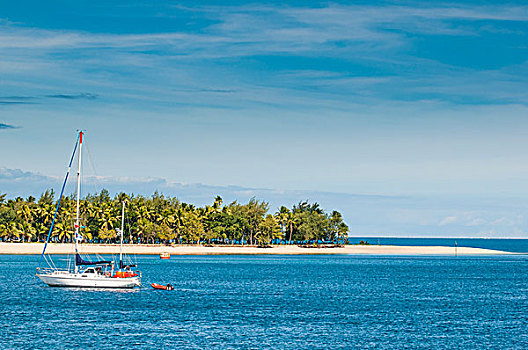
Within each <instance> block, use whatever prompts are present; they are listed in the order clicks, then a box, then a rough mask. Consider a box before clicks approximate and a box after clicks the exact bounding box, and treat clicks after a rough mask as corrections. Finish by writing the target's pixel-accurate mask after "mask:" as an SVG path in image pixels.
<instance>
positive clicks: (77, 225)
mask: <svg viewBox="0 0 528 350" xmlns="http://www.w3.org/2000/svg"><path fill="white" fill-rule="evenodd" d="M82 139H83V132H82V130H81V131H80V132H79V167H78V169H77V209H76V214H75V260H74V261H75V273H77V254H78V253H79V247H78V240H79V228H80V220H79V201H80V195H81V154H82V152H81V151H82Z"/></svg>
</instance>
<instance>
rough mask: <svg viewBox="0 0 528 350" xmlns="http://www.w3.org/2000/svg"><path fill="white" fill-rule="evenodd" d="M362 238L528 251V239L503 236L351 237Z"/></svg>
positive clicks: (375, 241)
mask: <svg viewBox="0 0 528 350" xmlns="http://www.w3.org/2000/svg"><path fill="white" fill-rule="evenodd" d="M361 240H363V241H366V242H368V243H371V244H381V245H403V246H446V247H454V246H455V242H456V244H458V246H459V247H474V248H485V249H495V250H502V251H506V252H515V253H528V239H503V238H392V237H363V238H361V237H351V238H350V243H359V242H360V241H361Z"/></svg>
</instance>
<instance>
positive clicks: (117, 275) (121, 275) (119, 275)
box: [112, 271, 138, 278]
mask: <svg viewBox="0 0 528 350" xmlns="http://www.w3.org/2000/svg"><path fill="white" fill-rule="evenodd" d="M137 275H138V274H137V273H135V272H133V271H116V273H115V274H114V275H113V276H112V277H113V278H127V277H136V276H137Z"/></svg>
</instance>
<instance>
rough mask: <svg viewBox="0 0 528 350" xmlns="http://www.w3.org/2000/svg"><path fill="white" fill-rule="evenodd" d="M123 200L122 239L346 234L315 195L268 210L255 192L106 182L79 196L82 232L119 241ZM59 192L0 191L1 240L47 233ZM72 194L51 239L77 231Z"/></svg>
mask: <svg viewBox="0 0 528 350" xmlns="http://www.w3.org/2000/svg"><path fill="white" fill-rule="evenodd" d="M124 201H125V202H126V206H127V209H126V213H125V241H126V242H127V243H178V244H200V243H207V244H249V245H253V244H259V245H266V244H270V243H283V244H286V243H287V244H298V243H301V242H302V243H307V242H334V243H337V242H342V243H343V242H346V237H347V235H348V232H349V229H348V226H347V225H346V224H345V223H344V222H343V218H342V216H341V214H340V213H339V212H338V211H332V212H331V213H330V214H328V213H326V212H325V211H324V210H323V209H322V208H320V206H319V205H318V204H317V203H312V204H310V203H308V202H306V201H305V202H300V203H299V204H297V205H294V206H293V208H291V209H289V208H287V207H285V206H282V207H280V208H279V210H278V211H277V212H276V213H273V214H271V213H268V210H269V204H268V203H266V202H263V201H259V200H256V199H255V198H252V199H251V200H249V202H248V203H246V204H241V203H238V202H236V201H235V202H232V203H229V204H227V205H226V204H224V203H223V201H222V198H221V197H220V196H217V197H216V198H215V200H214V202H213V203H212V205H206V206H204V207H197V206H195V205H193V204H188V203H184V202H180V201H179V200H178V199H176V198H175V197H165V196H164V195H162V194H159V193H157V192H156V193H154V195H152V196H151V197H144V196H134V195H131V196H130V195H127V194H125V193H120V194H117V195H116V196H114V197H113V198H112V197H110V194H109V192H108V191H106V190H102V191H101V192H100V193H98V194H94V195H88V196H86V197H85V198H83V199H81V201H80V217H81V234H82V236H83V240H84V241H85V242H94V243H116V242H117V241H118V239H119V237H118V231H117V229H118V228H119V227H120V224H121V205H122V203H123V202H124ZM56 205H57V199H56V198H55V195H54V192H53V190H48V191H46V192H45V193H43V194H42V195H41V196H40V198H39V199H38V200H36V198H34V197H32V196H30V197H28V198H27V199H23V198H21V197H17V198H15V199H9V200H7V199H6V194H1V193H0V241H21V242H34V241H40V242H42V241H45V240H46V237H47V236H48V233H49V229H50V226H51V223H52V220H53V216H54V212H55V208H56ZM75 210H76V202H75V197H74V196H64V197H63V198H62V200H61V204H60V208H59V211H58V212H57V217H56V221H55V225H54V228H53V231H52V232H51V236H50V240H51V241H52V242H71V240H72V237H73V236H74V220H75Z"/></svg>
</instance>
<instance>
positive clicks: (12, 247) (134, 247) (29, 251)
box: [0, 243, 519, 256]
mask: <svg viewBox="0 0 528 350" xmlns="http://www.w3.org/2000/svg"><path fill="white" fill-rule="evenodd" d="M43 247H44V243H0V255H39V254H41V253H42V249H43ZM456 250H457V255H459V256H467V255H515V254H519V253H512V252H505V251H501V250H493V249H484V248H470V247H457V248H456ZM80 251H81V253H82V254H118V253H119V244H84V245H81V248H80ZM123 252H125V253H126V254H133V255H159V254H160V253H169V254H171V255H320V254H327V255H339V254H349V255H409V256H412V255H418V256H420V255H447V256H448V255H451V256H453V255H455V247H447V246H395V245H346V246H343V247H339V248H323V247H320V248H316V247H314V248H302V247H299V246H296V245H291V246H290V245H288V246H287V245H275V246H272V247H271V248H258V247H256V246H204V245H172V246H166V245H159V244H124V245H123ZM46 253H47V254H71V253H73V245H72V244H71V243H49V244H48V247H47V248H46Z"/></svg>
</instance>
